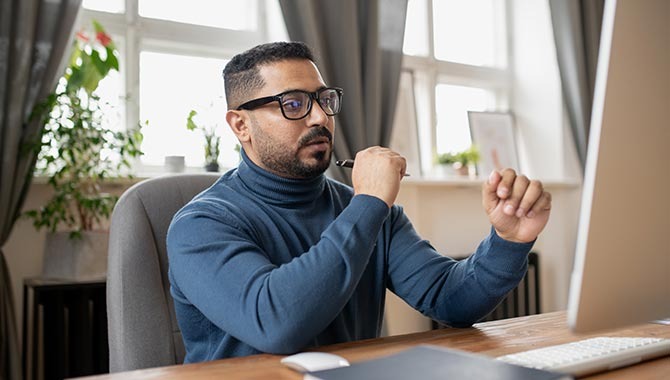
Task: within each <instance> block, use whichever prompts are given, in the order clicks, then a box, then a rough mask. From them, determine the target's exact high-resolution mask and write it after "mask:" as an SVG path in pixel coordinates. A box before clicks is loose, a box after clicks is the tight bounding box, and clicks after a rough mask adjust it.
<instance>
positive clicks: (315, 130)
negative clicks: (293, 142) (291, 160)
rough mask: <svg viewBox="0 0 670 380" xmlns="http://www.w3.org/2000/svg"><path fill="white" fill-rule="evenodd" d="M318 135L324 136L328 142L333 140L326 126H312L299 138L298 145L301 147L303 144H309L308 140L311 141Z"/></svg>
mask: <svg viewBox="0 0 670 380" xmlns="http://www.w3.org/2000/svg"><path fill="white" fill-rule="evenodd" d="M318 137H325V138H327V139H328V142H331V143H332V142H333V134H332V133H330V131H329V130H328V128H326V127H315V128H312V129H311V130H310V131H309V133H307V134H306V135H305V136H303V137H302V138H301V139H300V143H299V145H300V147H303V146H305V145H307V144H309V143H310V142H312V140H314V139H316V138H318Z"/></svg>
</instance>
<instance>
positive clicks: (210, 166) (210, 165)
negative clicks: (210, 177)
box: [205, 162, 219, 172]
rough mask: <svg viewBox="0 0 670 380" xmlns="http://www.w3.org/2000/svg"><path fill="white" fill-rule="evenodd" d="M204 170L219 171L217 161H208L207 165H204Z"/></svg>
mask: <svg viewBox="0 0 670 380" xmlns="http://www.w3.org/2000/svg"><path fill="white" fill-rule="evenodd" d="M205 171H208V172H218V171H219V163H218V162H210V163H208V164H207V165H205Z"/></svg>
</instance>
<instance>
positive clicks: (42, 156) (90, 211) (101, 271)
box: [25, 22, 142, 278]
mask: <svg viewBox="0 0 670 380" xmlns="http://www.w3.org/2000/svg"><path fill="white" fill-rule="evenodd" d="M93 27H94V34H93V35H89V34H87V33H86V32H84V31H82V32H79V33H77V35H76V38H75V40H74V43H73V50H72V54H71V56H70V60H69V65H68V66H67V67H66V70H65V74H64V75H63V77H61V78H60V79H59V82H58V84H57V87H56V90H55V91H54V92H53V93H51V94H50V95H49V96H48V97H47V98H46V100H45V101H44V102H42V103H40V104H39V105H38V106H37V107H36V108H35V109H34V110H33V112H32V115H31V117H32V118H41V119H42V120H43V121H44V130H43V133H42V139H41V143H40V144H38V145H36V146H35V147H34V148H35V149H36V150H37V151H38V154H37V163H36V167H35V172H36V174H38V175H42V176H46V177H48V182H47V183H48V185H49V186H50V187H51V188H52V190H53V196H52V197H51V199H49V201H48V202H47V203H46V204H45V205H44V206H42V207H41V208H39V209H35V210H29V211H26V212H25V215H26V216H27V217H29V218H31V219H32V220H33V225H34V226H35V227H36V228H37V229H38V230H39V229H41V228H46V229H47V231H48V233H47V240H46V245H45V259H44V270H43V275H44V276H49V277H63V278H93V277H96V278H97V277H103V276H104V275H105V273H106V267H107V265H106V264H107V240H108V232H107V231H106V230H105V228H104V223H105V221H106V220H107V219H108V218H109V216H110V214H111V212H112V209H113V208H114V204H115V203H116V200H117V198H118V197H117V196H114V195H111V194H106V193H103V192H102V185H103V184H104V182H105V181H106V180H108V179H110V178H114V177H121V176H126V177H129V176H130V173H129V169H130V166H131V160H132V158H134V157H138V156H140V155H141V154H142V153H141V150H140V144H141V142H142V134H141V132H140V126H139V125H138V127H137V128H134V129H130V130H124V131H119V130H114V129H110V128H108V127H107V126H105V125H104V123H103V117H104V112H103V110H102V109H101V106H102V104H101V100H100V98H99V97H98V96H97V95H96V94H95V93H94V91H95V89H96V88H97V87H98V84H99V82H100V81H101V80H102V79H103V78H105V77H106V76H107V74H108V73H109V72H110V71H111V70H117V71H118V69H119V63H118V51H117V50H116V47H115V45H114V42H113V41H112V39H111V38H110V36H109V35H107V34H106V33H105V31H104V29H103V28H102V26H101V25H100V24H99V23H97V22H93Z"/></svg>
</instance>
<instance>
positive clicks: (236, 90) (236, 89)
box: [223, 42, 314, 109]
mask: <svg viewBox="0 0 670 380" xmlns="http://www.w3.org/2000/svg"><path fill="white" fill-rule="evenodd" d="M287 59H308V60H310V61H312V62H314V56H313V54H312V51H311V50H310V48H309V47H308V46H307V45H305V44H304V43H303V42H271V43H267V44H262V45H258V46H255V47H253V48H251V49H249V50H247V51H245V52H243V53H240V54H238V55H236V56H234V57H233V59H231V60H230V62H228V64H227V65H226V67H225V68H224V69H223V83H224V87H225V89H226V103H227V104H228V109H235V108H237V107H238V106H239V105H240V104H241V103H242V102H244V101H247V100H249V99H248V97H249V94H250V93H252V92H254V91H255V90H258V89H259V88H261V87H263V86H264V85H265V81H264V80H263V78H262V77H261V76H260V73H259V67H260V66H262V65H264V64H268V63H273V62H277V61H283V60H287Z"/></svg>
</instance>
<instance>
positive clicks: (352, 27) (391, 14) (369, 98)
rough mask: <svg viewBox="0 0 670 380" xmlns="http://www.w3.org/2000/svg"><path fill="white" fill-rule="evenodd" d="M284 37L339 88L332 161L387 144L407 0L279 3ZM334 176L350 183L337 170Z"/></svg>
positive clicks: (290, 0)
mask: <svg viewBox="0 0 670 380" xmlns="http://www.w3.org/2000/svg"><path fill="white" fill-rule="evenodd" d="M280 5H281V9H282V13H283V14H284V21H285V23H286V29H287V31H288V33H289V36H290V37H291V39H292V40H294V41H303V42H305V43H306V44H308V45H309V46H310V47H311V48H312V49H313V50H314V53H315V54H316V57H317V64H318V66H319V69H320V71H321V75H323V76H324V79H325V80H326V82H327V83H328V84H329V85H333V86H339V87H342V88H343V89H344V98H343V102H344V103H343V109H342V112H341V113H340V114H339V115H338V116H337V128H336V129H335V147H334V150H335V158H337V159H345V158H353V157H354V155H355V154H356V152H358V151H359V150H362V149H365V148H367V147H369V146H373V145H381V146H388V144H389V141H390V139H391V129H392V127H393V116H394V111H395V103H396V97H397V94H398V84H399V81H400V68H401V63H402V44H403V38H404V32H405V15H406V13H407V0H338V1H332V0H280ZM330 175H331V176H332V177H333V178H336V179H338V180H340V181H343V182H347V183H350V179H349V178H350V177H349V172H348V171H346V172H345V171H344V170H343V169H342V168H337V169H333V170H331V172H330Z"/></svg>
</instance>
